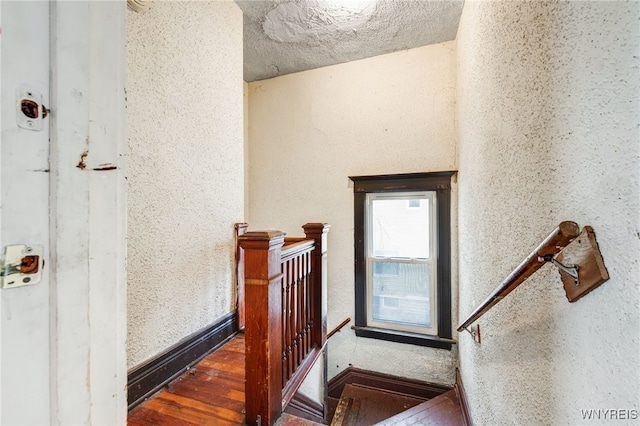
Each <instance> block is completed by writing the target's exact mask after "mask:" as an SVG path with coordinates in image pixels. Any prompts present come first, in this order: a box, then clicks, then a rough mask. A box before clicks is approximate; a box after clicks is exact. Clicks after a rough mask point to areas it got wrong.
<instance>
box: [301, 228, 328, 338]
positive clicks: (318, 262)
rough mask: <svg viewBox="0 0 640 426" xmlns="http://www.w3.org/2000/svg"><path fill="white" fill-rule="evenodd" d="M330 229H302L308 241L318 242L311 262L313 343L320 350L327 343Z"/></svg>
mask: <svg viewBox="0 0 640 426" xmlns="http://www.w3.org/2000/svg"><path fill="white" fill-rule="evenodd" d="M330 227H331V226H330V225H329V224H327V223H307V224H306V225H304V226H303V227H302V228H303V229H304V233H305V235H306V237H307V239H309V240H314V241H315V242H316V248H315V250H313V259H312V260H311V282H312V283H313V290H312V291H313V294H312V298H313V299H312V307H311V309H312V311H311V318H312V321H313V332H312V334H313V342H314V343H315V344H316V345H318V347H320V348H321V347H323V345H324V344H325V342H326V341H327V234H328V232H329V228H330Z"/></svg>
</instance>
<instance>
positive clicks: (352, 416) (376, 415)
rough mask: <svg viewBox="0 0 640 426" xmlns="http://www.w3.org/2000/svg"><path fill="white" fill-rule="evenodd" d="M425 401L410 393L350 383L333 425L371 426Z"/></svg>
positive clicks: (344, 392) (345, 390)
mask: <svg viewBox="0 0 640 426" xmlns="http://www.w3.org/2000/svg"><path fill="white" fill-rule="evenodd" d="M422 402H424V400H423V399H419V398H415V397H412V396H409V395H405V394H401V393H396V392H390V391H386V390H382V389H377V388H372V387H369V386H364V385H357V384H348V385H346V386H345V387H344V390H343V391H342V396H341V397H340V402H339V403H338V407H337V408H336V412H335V415H334V416H333V420H332V422H331V425H332V426H371V425H373V424H375V423H377V422H380V421H382V420H385V419H388V418H389V417H391V416H394V415H396V414H398V413H401V412H403V411H405V410H407V409H409V408H412V407H414V406H416V405H418V404H420V403H422Z"/></svg>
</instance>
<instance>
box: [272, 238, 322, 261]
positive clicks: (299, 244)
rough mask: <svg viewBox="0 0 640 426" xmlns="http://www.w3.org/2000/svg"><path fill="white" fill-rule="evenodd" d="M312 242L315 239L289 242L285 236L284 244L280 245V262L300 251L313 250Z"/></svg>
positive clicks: (296, 254)
mask: <svg viewBox="0 0 640 426" xmlns="http://www.w3.org/2000/svg"><path fill="white" fill-rule="evenodd" d="M314 244H315V241H313V240H300V241H296V242H289V241H287V238H285V240H284V246H282V252H281V260H280V262H281V263H285V262H286V261H288V260H290V259H293V258H294V257H296V256H298V255H299V254H300V253H303V252H305V251H311V250H313V246H314Z"/></svg>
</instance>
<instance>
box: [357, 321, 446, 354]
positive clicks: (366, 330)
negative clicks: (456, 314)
mask: <svg viewBox="0 0 640 426" xmlns="http://www.w3.org/2000/svg"><path fill="white" fill-rule="evenodd" d="M351 328H352V329H353V330H355V332H356V336H358V337H366V338H370V339H379V340H386V341H389V342H396V343H406V344H409V345H417V346H426V347H430V348H438V349H446V350H449V351H450V350H451V345H453V344H456V343H457V342H456V341H455V340H453V339H447V338H444V337H438V336H427V335H424V334H417V333H408V332H406V331H394V330H387V329H384V328H374V327H362V326H353V327H351Z"/></svg>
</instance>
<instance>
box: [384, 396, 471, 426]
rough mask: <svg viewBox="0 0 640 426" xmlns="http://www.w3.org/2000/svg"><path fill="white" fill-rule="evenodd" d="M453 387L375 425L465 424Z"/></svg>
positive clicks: (456, 425)
mask: <svg viewBox="0 0 640 426" xmlns="http://www.w3.org/2000/svg"><path fill="white" fill-rule="evenodd" d="M465 424H466V423H465V420H464V417H463V415H462V408H461V407H460V400H459V398H458V393H457V392H456V390H455V389H452V390H450V391H448V392H445V393H443V394H442V395H440V396H437V397H435V398H433V399H430V400H429V401H426V402H423V403H421V404H419V405H416V406H415V407H413V408H411V409H409V410H406V411H404V412H402V413H399V414H397V415H395V416H393V417H390V418H388V419H386V420H383V421H381V422H379V423H376V424H375V426H411V425H416V426H417V425H420V426H458V425H465Z"/></svg>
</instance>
